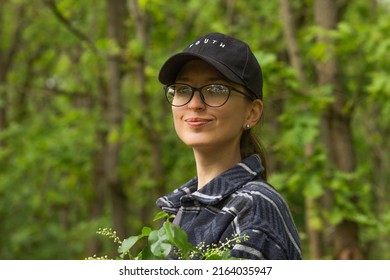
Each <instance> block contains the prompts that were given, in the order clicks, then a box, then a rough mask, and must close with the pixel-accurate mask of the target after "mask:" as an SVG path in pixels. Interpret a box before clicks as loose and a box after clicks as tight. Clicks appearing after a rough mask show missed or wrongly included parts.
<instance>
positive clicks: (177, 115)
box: [172, 107, 182, 132]
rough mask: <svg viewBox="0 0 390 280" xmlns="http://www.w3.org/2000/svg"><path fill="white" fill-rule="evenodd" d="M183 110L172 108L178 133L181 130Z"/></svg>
mask: <svg viewBox="0 0 390 280" xmlns="http://www.w3.org/2000/svg"><path fill="white" fill-rule="evenodd" d="M181 115H182V114H181V110H180V108H176V107H172V116H173V125H174V127H175V130H176V132H179V130H180V119H181Z"/></svg>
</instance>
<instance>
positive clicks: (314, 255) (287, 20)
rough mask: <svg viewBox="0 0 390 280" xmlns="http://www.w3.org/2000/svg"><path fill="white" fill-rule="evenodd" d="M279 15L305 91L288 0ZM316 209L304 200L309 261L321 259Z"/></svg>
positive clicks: (307, 152)
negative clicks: (315, 225)
mask: <svg viewBox="0 0 390 280" xmlns="http://www.w3.org/2000/svg"><path fill="white" fill-rule="evenodd" d="M280 15H281V18H282V23H283V33H284V38H285V41H286V47H287V52H288V56H289V60H290V64H291V65H292V67H293V68H294V69H295V72H296V73H297V78H298V80H299V82H300V84H301V87H302V89H303V91H306V90H305V85H306V77H305V73H304V71H303V63H302V55H301V52H300V51H299V47H298V40H297V34H296V30H297V27H296V23H295V21H294V14H293V11H292V9H291V6H290V2H289V1H288V0H280ZM312 155H313V144H312V143H308V144H306V147H305V157H306V158H307V159H309V158H310V157H311V156H312ZM317 207H318V203H317V201H316V200H315V199H312V198H310V197H306V198H305V224H306V230H307V233H308V237H309V248H310V259H320V258H321V257H322V254H323V253H322V246H321V244H322V242H321V232H320V231H319V230H317V229H315V228H313V227H312V223H311V220H312V219H313V217H312V216H313V215H315V213H313V210H314V209H316V208H317Z"/></svg>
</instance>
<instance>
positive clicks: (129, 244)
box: [118, 236, 140, 254]
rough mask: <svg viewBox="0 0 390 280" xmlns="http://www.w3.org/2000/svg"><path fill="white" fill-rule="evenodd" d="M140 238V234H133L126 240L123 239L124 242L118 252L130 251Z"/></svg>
mask: <svg viewBox="0 0 390 280" xmlns="http://www.w3.org/2000/svg"><path fill="white" fill-rule="evenodd" d="M138 240H140V238H139V237H138V236H131V237H129V238H127V239H125V240H123V242H122V244H121V245H120V246H119V247H118V252H119V253H122V254H125V253H126V252H127V251H129V250H130V249H131V248H132V247H133V246H134V244H135V243H137V241H138Z"/></svg>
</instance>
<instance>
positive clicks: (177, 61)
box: [158, 52, 244, 85]
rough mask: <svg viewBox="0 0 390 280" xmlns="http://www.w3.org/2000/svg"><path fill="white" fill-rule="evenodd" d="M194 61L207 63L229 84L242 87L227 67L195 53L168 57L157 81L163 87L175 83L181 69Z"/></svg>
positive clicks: (240, 82) (239, 80) (237, 78)
mask: <svg viewBox="0 0 390 280" xmlns="http://www.w3.org/2000/svg"><path fill="white" fill-rule="evenodd" d="M194 59H201V60H203V61H205V62H207V63H209V64H210V65H211V66H213V67H214V68H215V69H217V70H218V72H220V73H221V74H222V76H224V77H225V78H226V79H228V80H229V81H231V82H234V83H237V84H240V85H244V83H243V81H242V80H241V79H240V78H239V77H238V76H237V75H236V74H234V73H233V72H232V71H231V70H230V69H229V67H227V66H225V65H224V64H222V63H220V62H218V61H216V60H214V59H212V58H210V57H205V56H202V55H200V54H196V53H185V52H183V53H178V54H176V55H174V56H172V57H170V58H169V59H168V60H167V61H166V62H165V63H164V65H163V66H162V67H161V70H160V73H159V75H158V80H159V81H160V83H162V84H164V85H169V84H172V83H174V82H175V80H176V76H177V75H178V74H179V72H180V70H181V69H182V67H183V66H184V65H185V64H186V63H187V62H189V61H191V60H194Z"/></svg>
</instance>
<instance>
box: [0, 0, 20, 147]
mask: <svg viewBox="0 0 390 280" xmlns="http://www.w3.org/2000/svg"><path fill="white" fill-rule="evenodd" d="M6 4H7V3H6V1H0V38H3V37H4V36H5V35H4V32H3V27H4V22H3V19H4V16H3V15H2V13H5V11H6V9H5V8H4V6H5V5H6ZM17 9H18V13H17V14H18V18H17V19H16V20H15V22H17V23H18V25H17V26H15V28H14V31H13V34H12V35H11V38H12V39H10V44H9V46H7V48H4V49H3V48H0V132H1V131H4V130H5V129H7V127H8V116H7V105H8V95H7V90H6V83H7V74H8V72H9V71H10V70H11V67H12V63H13V61H14V58H15V56H16V54H17V52H18V50H19V48H20V47H21V40H22V32H23V28H24V25H25V21H23V18H24V15H25V11H26V6H25V4H20V5H19V7H18V8H17ZM0 47H1V45H0ZM4 146H5V142H4V140H2V139H0V149H1V148H2V147H4Z"/></svg>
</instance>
